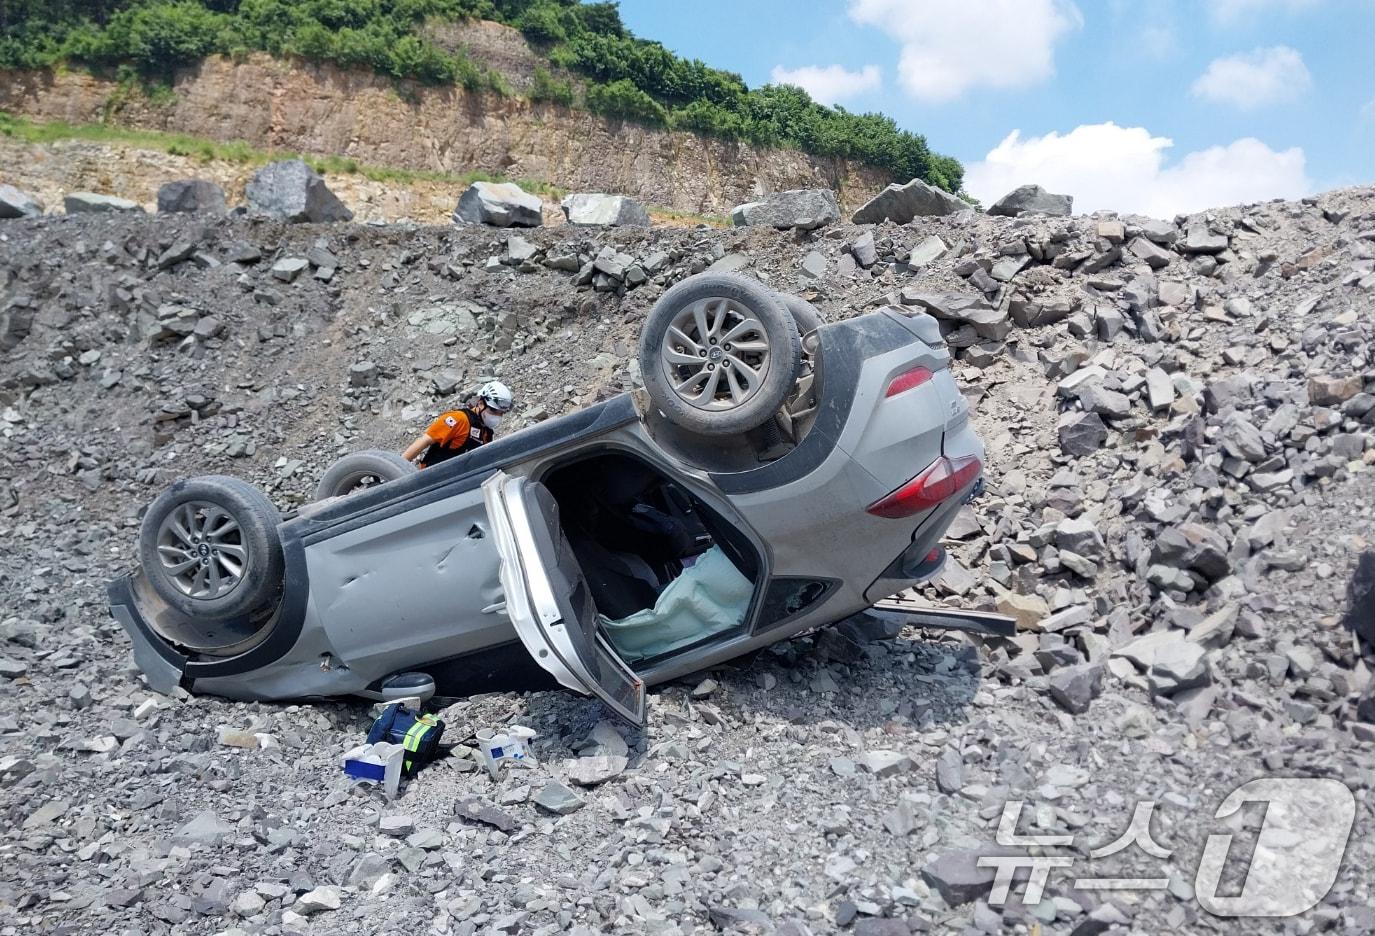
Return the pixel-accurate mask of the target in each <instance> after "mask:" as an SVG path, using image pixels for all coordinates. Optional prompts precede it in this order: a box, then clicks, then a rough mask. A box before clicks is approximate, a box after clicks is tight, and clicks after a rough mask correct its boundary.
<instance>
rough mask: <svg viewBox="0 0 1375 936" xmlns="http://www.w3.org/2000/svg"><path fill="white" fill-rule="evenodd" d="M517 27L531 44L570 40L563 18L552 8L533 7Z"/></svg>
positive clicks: (522, 17)
mask: <svg viewBox="0 0 1375 936" xmlns="http://www.w3.org/2000/svg"><path fill="white" fill-rule="evenodd" d="M515 26H516V28H517V29H519V30H520V31H521V32H522V33H523V34H524V35H525V38H526V39H529V40H530V41H531V42H544V43H552V42H562V41H563V40H565V39H567V38H568V31H567V30H566V29H564V26H563V16H562V15H561V13H560V11H559V10H557V9H555V8H554V7H552V6H543V5H541V6H533V7H531V8H530V9H528V10H526V11H525V12H524V13H522V14H521V15H520V18H519V19H517V20H516V22H515Z"/></svg>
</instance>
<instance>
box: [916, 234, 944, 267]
mask: <svg viewBox="0 0 1375 936" xmlns="http://www.w3.org/2000/svg"><path fill="white" fill-rule="evenodd" d="M949 249H950V247H949V245H947V244H946V243H945V241H943V240H941V239H940V238H939V237H937V236H936V235H935V234H932V235H931V236H929V237H927V238H926V239H924V240H923V241H922V242H921V243H919V244H917V245H916V246H915V247H913V248H912V249H911V250H910V251H908V254H907V265H908V266H910V267H924V266H926V265H927V264H928V263H934V262H936V261H937V260H939V259H940V258H941V257H942V256H943V255H944V254H945V252H946V251H947V250H949Z"/></svg>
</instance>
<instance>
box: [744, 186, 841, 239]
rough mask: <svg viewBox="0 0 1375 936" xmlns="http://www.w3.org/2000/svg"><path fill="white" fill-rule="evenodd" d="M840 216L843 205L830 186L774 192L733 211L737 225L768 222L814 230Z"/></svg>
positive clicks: (780, 225) (777, 226) (784, 226)
mask: <svg viewBox="0 0 1375 936" xmlns="http://www.w3.org/2000/svg"><path fill="white" fill-rule="evenodd" d="M839 218H840V206H839V205H837V204H836V196H835V192H832V191H831V190H830V189H792V190H790V191H786V192H774V193H773V194H772V195H768V196H766V197H765V198H763V199H762V200H760V201H753V202H746V203H745V204H743V205H737V206H735V208H733V209H732V210H731V213H730V219H731V223H732V224H734V225H735V226H736V227H746V226H749V225H766V226H768V227H774V228H800V229H801V230H804V231H810V230H813V229H815V228H819V227H821V226H822V225H826V224H830V223H831V222H833V221H836V220H838V219H839Z"/></svg>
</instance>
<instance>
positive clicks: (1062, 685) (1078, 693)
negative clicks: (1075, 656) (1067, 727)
mask: <svg viewBox="0 0 1375 936" xmlns="http://www.w3.org/2000/svg"><path fill="white" fill-rule="evenodd" d="M1049 688H1050V697H1051V698H1052V699H1054V700H1055V701H1056V702H1057V703H1059V705H1060V707H1061V708H1063V709H1064V710H1065V711H1066V712H1069V713H1070V714H1072V715H1082V714H1083V713H1084V712H1087V711H1088V710H1089V703H1091V702H1092V701H1093V700H1094V699H1096V698H1098V695H1099V694H1100V693H1101V692H1102V691H1103V666H1102V664H1099V663H1079V664H1077V665H1074V666H1064V667H1061V668H1060V669H1057V670H1056V671H1055V672H1054V673H1052V674H1051V677H1050V682H1049Z"/></svg>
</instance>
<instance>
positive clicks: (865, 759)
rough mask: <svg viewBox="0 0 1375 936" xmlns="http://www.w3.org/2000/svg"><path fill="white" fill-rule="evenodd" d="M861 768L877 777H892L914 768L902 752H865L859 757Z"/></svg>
mask: <svg viewBox="0 0 1375 936" xmlns="http://www.w3.org/2000/svg"><path fill="white" fill-rule="evenodd" d="M859 763H860V766H861V767H863V768H864V769H865V770H867V771H868V772H869V773H871V774H873V775H874V776H876V777H891V776H892V775H894V774H897V773H901V772H902V771H904V770H906V769H907V768H909V767H911V766H912V761H911V760H910V759H909V758H908V757H907V755H906V754H904V753H902V752H901V751H865V752H864V753H863V754H861V755H860V756H859Z"/></svg>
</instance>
